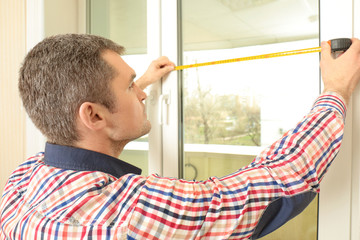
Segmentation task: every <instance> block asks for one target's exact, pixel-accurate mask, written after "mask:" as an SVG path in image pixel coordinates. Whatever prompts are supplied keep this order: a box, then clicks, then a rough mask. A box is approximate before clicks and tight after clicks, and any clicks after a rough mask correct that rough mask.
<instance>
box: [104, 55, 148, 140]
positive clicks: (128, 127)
mask: <svg viewBox="0 0 360 240" xmlns="http://www.w3.org/2000/svg"><path fill="white" fill-rule="evenodd" d="M102 56H103V58H104V59H105V61H107V62H108V63H109V64H110V65H111V66H112V67H113V68H114V69H116V71H117V75H116V77H115V78H114V79H113V80H112V82H111V83H110V84H111V85H110V86H111V89H112V91H113V94H114V96H115V108H114V109H113V110H114V111H112V112H109V118H108V119H109V133H108V134H109V136H110V138H111V140H112V141H113V142H119V141H131V140H134V139H136V138H139V137H141V136H143V135H145V134H147V133H148V132H149V131H150V129H151V124H150V122H149V121H148V120H147V116H146V109H145V105H144V103H143V101H144V100H145V99H146V94H145V93H144V92H143V91H142V90H141V89H140V88H139V87H138V86H137V85H136V84H135V83H134V78H135V72H134V70H133V69H132V68H131V67H130V66H129V65H127V63H126V62H125V61H124V60H123V59H122V58H121V57H120V56H119V55H118V54H117V53H115V52H113V51H105V52H104V53H103V54H102Z"/></svg>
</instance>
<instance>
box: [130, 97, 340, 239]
mask: <svg viewBox="0 0 360 240" xmlns="http://www.w3.org/2000/svg"><path fill="white" fill-rule="evenodd" d="M345 112H346V109H345V104H344V103H343V101H342V100H341V97H339V96H337V95H336V94H333V93H327V94H323V95H321V96H320V97H319V98H318V99H317V100H316V102H315V104H314V106H313V108H312V110H311V112H310V113H309V114H308V115H307V116H306V117H305V118H304V119H303V120H302V121H301V122H299V123H298V124H297V126H296V127H295V128H294V129H292V130H290V131H288V132H287V133H285V134H284V135H283V136H282V137H281V138H280V139H279V140H278V141H276V142H275V143H274V144H272V145H271V146H270V147H268V148H267V149H265V150H264V151H263V152H262V153H261V154H260V155H259V156H258V157H257V158H256V159H255V160H254V161H253V162H252V163H251V164H250V165H249V166H247V167H244V168H242V169H240V170H239V171H237V172H235V173H233V174H231V175H228V176H226V177H223V178H216V177H211V178H210V179H208V180H207V181H204V182H193V181H183V180H177V179H171V178H162V177H159V176H156V175H153V176H150V177H149V178H147V179H146V182H145V183H144V185H143V187H142V190H141V193H140V196H139V199H138V202H137V204H136V207H135V208H134V212H133V214H132V217H131V221H130V224H129V231H130V233H129V235H130V236H131V237H133V238H134V239H138V238H144V239H249V238H250V237H251V236H252V234H253V232H254V229H255V228H256V226H257V225H258V224H259V221H260V218H261V216H262V215H263V214H264V211H265V209H266V208H267V207H268V206H269V204H270V203H272V202H274V201H275V200H276V199H279V198H284V197H291V196H297V195H301V194H302V193H307V192H313V193H316V192H318V191H319V183H320V181H321V179H322V178H323V176H324V173H325V172H326V170H327V169H328V167H329V165H330V164H331V162H332V160H333V159H334V158H335V156H336V154H337V152H338V150H339V147H340V143H341V140H342V135H343V126H344V117H345ZM300 201H302V200H300ZM300 205H301V204H300Z"/></svg>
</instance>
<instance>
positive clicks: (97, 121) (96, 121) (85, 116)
mask: <svg viewBox="0 0 360 240" xmlns="http://www.w3.org/2000/svg"><path fill="white" fill-rule="evenodd" d="M104 108H105V107H103V106H101V105H100V104H97V103H92V102H84V103H82V104H81V106H80V108H79V120H80V121H81V123H82V124H83V125H85V126H86V127H87V128H89V129H92V130H100V129H102V128H104V127H105V126H106V121H105V118H104Z"/></svg>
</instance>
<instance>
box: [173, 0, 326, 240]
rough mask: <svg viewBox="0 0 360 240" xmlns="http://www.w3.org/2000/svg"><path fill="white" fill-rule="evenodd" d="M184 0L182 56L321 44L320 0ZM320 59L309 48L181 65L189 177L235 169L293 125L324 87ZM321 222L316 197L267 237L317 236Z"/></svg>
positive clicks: (191, 59)
mask: <svg viewBox="0 0 360 240" xmlns="http://www.w3.org/2000/svg"><path fill="white" fill-rule="evenodd" d="M181 2H182V6H181V7H182V11H181V12H182V16H181V20H182V33H183V34H182V36H181V38H182V42H183V45H182V49H183V51H182V52H181V53H180V54H182V61H183V64H193V63H201V62H209V61H216V60H223V59H232V58H238V57H245V56H253V55H259V54H265V53H274V52H281V51H287V50H294V49H302V48H308V47H313V46H318V44H319V18H318V14H317V13H318V5H317V1H296V0H292V1H287V2H282V3H280V2H279V1H273V0H263V1H231V0H230V1H225V0H211V1H209V0H207V1H206V4H205V2H204V1H191V0H183V1H181ZM204 6H206V7H204ZM275 13H276V14H275ZM285 19H286V20H285ZM318 62H319V55H318V54H306V55H302V56H299V55H297V56H291V57H286V58H272V59H264V60H256V61H247V62H240V63H230V64H223V65H213V66H206V67H199V68H192V69H185V70H183V73H182V77H183V78H182V81H183V89H182V91H183V92H182V94H183V111H182V112H183V131H184V140H183V141H184V148H183V149H184V153H183V156H184V157H183V167H182V169H183V171H184V173H183V176H184V178H186V179H197V180H205V179H207V178H208V177H210V176H218V177H222V176H225V175H227V174H230V173H232V172H233V171H236V170H237V169H239V168H241V167H243V166H246V165H248V164H249V163H250V162H251V161H252V160H253V159H254V157H255V156H256V155H257V154H258V153H259V151H260V150H262V149H263V148H264V147H265V146H268V145H270V144H271V143H272V142H274V141H275V140H276V139H277V138H279V137H280V136H281V135H282V134H283V133H284V132H285V131H287V130H289V129H290V128H291V127H293V126H295V124H296V123H297V121H299V120H300V119H301V118H302V116H304V115H305V114H306V113H307V112H308V111H309V109H310V108H311V105H312V101H313V100H314V99H315V98H316V96H317V95H318V94H319V91H320V89H319V86H320V84H319V82H320V79H319V67H318ZM316 225H317V201H313V202H312V204H311V206H309V207H308V208H307V211H305V212H303V213H302V214H301V215H299V216H298V217H296V218H295V219H294V220H292V221H291V222H289V223H287V224H286V225H285V226H284V227H282V228H280V229H278V230H277V231H275V232H274V233H272V234H269V235H268V236H266V237H265V238H264V239H279V238H280V236H281V239H299V240H300V239H309V240H310V239H317V228H316Z"/></svg>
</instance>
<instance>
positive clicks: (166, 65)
mask: <svg viewBox="0 0 360 240" xmlns="http://www.w3.org/2000/svg"><path fill="white" fill-rule="evenodd" d="M174 69H175V64H174V63H173V62H171V61H170V60H169V59H168V58H167V57H159V58H158V59H156V60H154V61H153V62H152V63H151V64H150V66H149V68H148V69H147V70H146V72H145V73H144V75H143V76H141V77H140V78H139V79H138V80H137V81H136V84H137V85H138V86H139V87H140V88H141V89H145V88H146V87H147V86H149V85H150V84H152V83H154V82H156V81H159V80H160V79H161V78H162V77H164V76H165V75H166V74H168V73H170V72H171V71H173V70H174Z"/></svg>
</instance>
